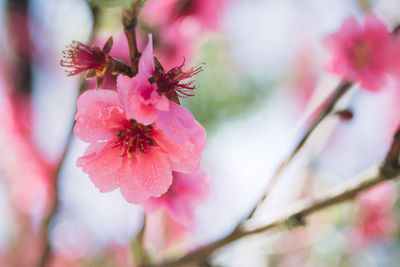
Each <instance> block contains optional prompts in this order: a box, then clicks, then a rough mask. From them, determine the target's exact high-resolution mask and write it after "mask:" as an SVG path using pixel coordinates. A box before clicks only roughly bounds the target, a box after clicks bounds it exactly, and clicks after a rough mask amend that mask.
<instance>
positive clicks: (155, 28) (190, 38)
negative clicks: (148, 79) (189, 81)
mask: <svg viewBox="0 0 400 267" xmlns="http://www.w3.org/2000/svg"><path fill="white" fill-rule="evenodd" d="M227 2H228V1H226V0H150V1H147V2H146V4H145V5H144V7H143V9H142V12H141V15H140V16H141V19H142V20H143V21H145V23H146V25H147V26H150V28H151V31H152V32H153V34H154V35H155V39H156V40H157V42H156V43H157V46H156V47H155V50H156V51H157V55H158V57H159V59H160V61H161V62H162V63H163V65H164V66H166V67H167V68H172V67H174V66H177V65H178V64H180V63H181V62H182V60H183V58H185V59H186V60H187V61H188V62H190V61H191V60H192V57H193V52H194V47H195V45H196V42H195V40H196V39H198V38H199V37H200V36H201V35H202V34H204V33H205V32H206V31H213V30H217V29H218V26H219V21H220V18H221V17H222V13H223V11H224V7H225V6H226V3H227Z"/></svg>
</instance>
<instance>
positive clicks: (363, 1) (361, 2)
mask: <svg viewBox="0 0 400 267" xmlns="http://www.w3.org/2000/svg"><path fill="white" fill-rule="evenodd" d="M357 3H358V6H359V7H360V8H361V10H362V11H363V12H364V13H368V12H369V11H370V10H371V3H370V2H369V0H357Z"/></svg>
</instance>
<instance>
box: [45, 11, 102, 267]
mask: <svg viewBox="0 0 400 267" xmlns="http://www.w3.org/2000/svg"><path fill="white" fill-rule="evenodd" d="M91 11H92V15H93V26H92V32H91V35H90V37H89V43H90V42H91V41H92V40H93V38H94V35H95V32H96V29H97V26H98V9H97V8H96V7H91ZM86 87H87V83H86V81H85V80H84V79H82V81H81V83H80V85H79V91H78V95H80V94H82V93H83V92H84V91H85V88H86ZM74 126H75V122H74V121H73V122H71V129H70V131H69V134H68V137H67V140H66V142H65V146H64V151H63V153H62V155H61V157H60V159H59V161H58V163H57V165H56V166H55V168H54V171H53V175H52V180H51V182H52V184H51V186H50V187H51V189H52V192H50V194H51V196H50V201H51V202H50V208H49V212H48V213H47V214H46V216H45V218H44V219H43V221H42V225H41V227H40V238H41V242H42V243H43V248H42V249H43V251H42V253H41V256H40V258H39V261H38V264H37V266H40V267H45V266H46V265H47V263H48V261H49V259H50V257H51V254H52V247H51V243H50V240H49V228H50V224H51V222H52V221H53V219H54V218H55V217H56V215H57V213H58V210H59V205H60V198H59V197H60V196H59V176H60V171H61V167H62V166H63V164H64V161H65V158H66V156H67V155H68V152H69V149H70V147H71V143H72V140H73V136H74V133H73V128H74Z"/></svg>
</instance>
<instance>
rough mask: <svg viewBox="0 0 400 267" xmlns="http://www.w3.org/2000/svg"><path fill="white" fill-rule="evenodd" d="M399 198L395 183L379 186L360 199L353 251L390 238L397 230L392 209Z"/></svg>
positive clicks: (352, 235)
mask: <svg viewBox="0 0 400 267" xmlns="http://www.w3.org/2000/svg"><path fill="white" fill-rule="evenodd" d="M396 198H397V188H396V183H395V182H386V183H383V184H380V185H377V186H375V187H373V188H372V189H370V190H369V191H367V192H365V193H363V194H362V195H361V196H360V197H359V198H358V200H359V210H358V212H357V219H356V220H357V221H356V225H355V228H354V229H353V230H352V233H351V240H350V241H351V246H352V249H356V250H357V249H361V248H363V247H365V246H367V245H369V244H370V243H373V242H376V241H382V240H385V239H388V238H390V237H391V236H392V235H393V234H394V231H395V229H396V221H395V218H394V214H393V211H392V208H393V206H394V203H395V201H396Z"/></svg>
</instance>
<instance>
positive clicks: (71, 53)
mask: <svg viewBox="0 0 400 267" xmlns="http://www.w3.org/2000/svg"><path fill="white" fill-rule="evenodd" d="M112 45H113V39H112V38H109V39H108V41H107V42H106V43H105V44H104V47H103V49H100V48H99V47H98V46H97V45H93V46H87V45H84V44H82V43H80V42H77V41H73V42H72V43H71V44H70V45H69V46H68V47H67V49H66V50H64V51H63V59H62V60H61V62H60V64H61V66H63V67H64V68H65V71H66V72H67V73H68V76H73V75H77V74H79V73H81V72H86V78H87V79H91V78H93V77H95V76H96V77H97V88H100V86H101V85H102V83H103V80H104V77H105V74H106V73H109V72H110V71H112V69H113V68H114V65H115V64H113V63H114V62H113V61H111V60H110V57H109V55H108V53H109V52H110V50H111V47H112Z"/></svg>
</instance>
